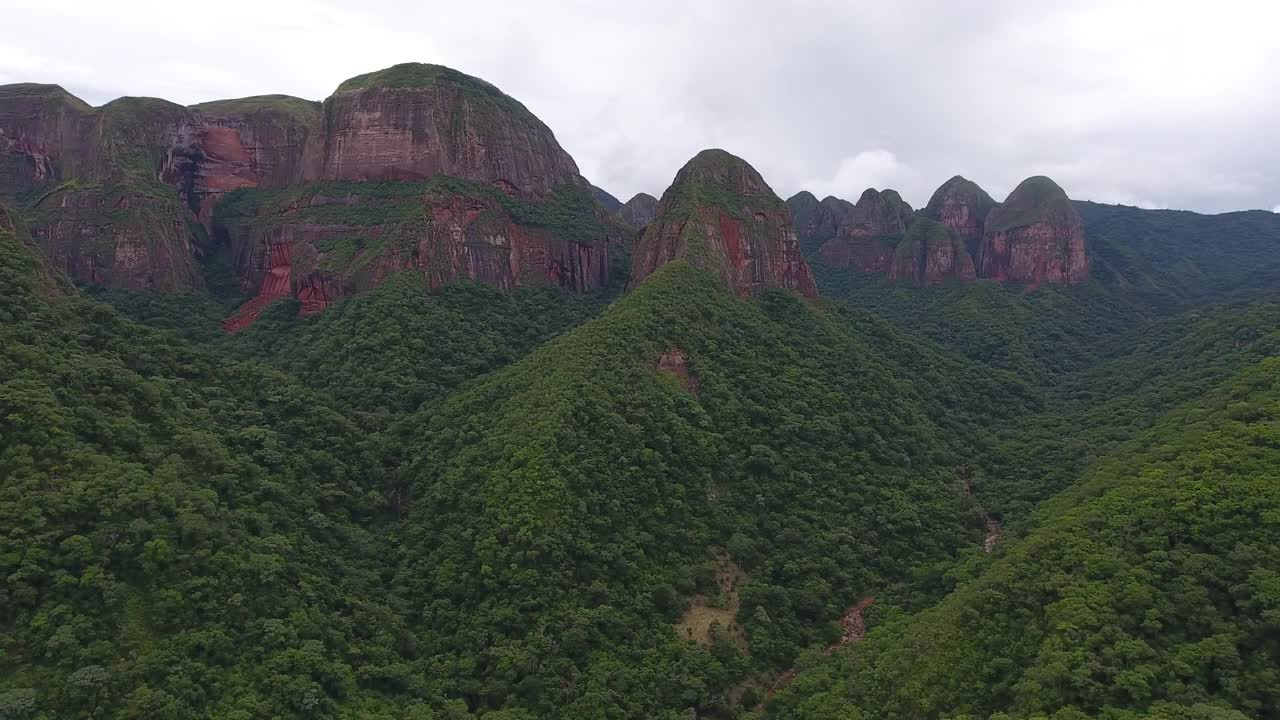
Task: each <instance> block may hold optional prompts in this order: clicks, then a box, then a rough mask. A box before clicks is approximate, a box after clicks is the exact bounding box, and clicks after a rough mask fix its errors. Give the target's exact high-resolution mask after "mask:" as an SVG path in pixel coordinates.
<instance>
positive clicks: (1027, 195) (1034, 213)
mask: <svg viewBox="0 0 1280 720" xmlns="http://www.w3.org/2000/svg"><path fill="white" fill-rule="evenodd" d="M979 254H980V257H981V261H980V262H981V264H980V268H979V274H980V275H981V277H985V278H992V279H994V280H1010V281H1014V282H1021V283H1028V284H1030V285H1033V286H1034V285H1039V284H1040V283H1046V282H1048V283H1063V284H1074V283H1078V282H1083V281H1084V280H1085V279H1086V278H1087V277H1088V275H1089V261H1088V258H1087V257H1086V255H1085V239H1084V223H1083V221H1082V220H1081V219H1080V214H1079V213H1078V212H1077V211H1076V209H1075V207H1074V206H1072V204H1071V201H1070V200H1069V199H1068V198H1067V194H1066V193H1065V192H1063V190H1062V188H1060V187H1058V185H1057V183H1055V182H1053V181H1052V180H1050V179H1049V178H1047V177H1032V178H1027V179H1026V180H1024V181H1022V183H1021V184H1020V185H1018V187H1017V188H1015V189H1014V191H1013V192H1012V193H1010V194H1009V197H1008V198H1007V199H1006V200H1005V201H1004V203H1002V204H1001V205H999V206H997V207H995V208H994V209H992V210H991V212H990V214H989V215H987V219H986V224H985V229H984V233H983V238H982V249H981V251H980V253H979Z"/></svg>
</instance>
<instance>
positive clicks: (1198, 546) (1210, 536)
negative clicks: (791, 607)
mask: <svg viewBox="0 0 1280 720" xmlns="http://www.w3.org/2000/svg"><path fill="white" fill-rule="evenodd" d="M1278 379H1280V360H1278V359H1277V358H1275V357H1272V358H1270V359H1268V360H1265V361H1263V362H1261V363H1259V364H1257V365H1255V366H1254V367H1252V368H1250V369H1248V370H1247V371H1245V372H1244V373H1242V374H1241V375H1239V376H1238V377H1237V378H1236V379H1234V380H1233V381H1231V382H1229V383H1227V384H1226V385H1224V386H1223V387H1222V388H1220V389H1218V390H1216V391H1214V392H1213V393H1211V394H1210V396H1209V397H1208V398H1207V399H1205V400H1204V401H1202V402H1200V403H1198V404H1196V405H1195V406H1192V407H1189V408H1185V409H1181V410H1178V411H1175V412H1173V413H1170V414H1169V415H1168V416H1167V417H1166V418H1165V419H1164V420H1163V421H1162V422H1161V423H1160V424H1159V426H1158V427H1157V428H1155V429H1154V430H1153V431H1151V432H1149V433H1147V434H1145V435H1144V436H1143V437H1141V438H1140V439H1138V440H1137V441H1135V442H1133V443H1131V444H1130V445H1128V446H1126V447H1125V448H1123V449H1122V450H1121V451H1119V452H1116V453H1114V454H1113V455H1112V456H1111V457H1110V458H1109V459H1108V460H1106V461H1105V462H1103V463H1100V464H1099V465H1098V466H1097V467H1096V468H1095V469H1094V470H1093V471H1092V472H1091V473H1089V475H1088V476H1087V477H1086V478H1085V479H1084V480H1083V481H1082V482H1081V483H1079V484H1078V485H1077V486H1076V487H1074V488H1072V489H1071V490H1069V491H1068V492H1066V493H1064V494H1063V495H1062V496H1060V497H1058V498H1056V499H1055V500H1054V501H1052V502H1051V503H1049V504H1047V505H1046V506H1045V507H1043V508H1042V509H1041V511H1040V512H1039V513H1038V515H1037V517H1038V524H1039V527H1037V528H1035V529H1033V530H1032V531H1031V532H1030V533H1029V534H1028V535H1027V536H1026V537H1025V538H1024V539H1020V540H1018V541H1016V542H1015V543H1013V544H1012V545H1010V546H1009V547H1008V548H1007V551H1006V552H1004V553H1003V554H1002V556H1001V557H1000V558H999V559H997V560H996V561H995V562H994V563H992V564H991V565H990V566H989V567H986V568H981V572H980V574H979V575H978V576H977V577H976V578H974V579H973V580H971V581H969V582H967V583H965V584H964V585H962V586H961V587H960V589H958V590H957V591H956V592H955V593H954V594H952V595H951V596H950V597H948V598H947V599H946V600H945V601H944V602H943V603H941V604H939V605H938V606H937V607H935V608H933V609H930V610H928V611H926V612H923V613H921V614H919V615H917V616H913V617H907V618H902V619H901V620H899V621H895V622H891V623H889V624H887V625H885V626H884V627H882V628H880V629H877V630H873V631H872V632H871V633H870V635H869V636H868V638H867V640H866V642H865V643H864V644H862V645H861V646H859V647H857V648H856V649H855V650H853V651H852V652H849V653H847V654H844V655H843V656H840V657H837V658H836V659H834V660H832V661H830V662H828V663H824V664H822V665H820V667H818V668H817V669H816V670H815V671H814V672H812V673H809V674H807V675H802V676H801V678H800V679H799V680H798V681H797V682H796V683H794V684H793V685H792V686H790V687H789V688H788V689H787V690H785V691H784V692H783V693H782V694H781V695H780V696H779V698H778V699H777V701H776V702H775V704H773V705H772V707H771V711H770V712H769V713H768V714H769V716H770V717H779V718H815V719H816V718H829V717H846V716H848V717H868V716H874V717H915V718H938V717H956V716H966V717H985V716H988V715H992V714H993V713H1005V714H1003V715H1000V716H1001V717H1014V718H1022V717H1045V716H1052V717H1076V718H1080V717H1138V716H1139V715H1150V716H1151V717H1160V718H1164V717H1188V718H1190V717H1197V718H1200V717H1203V718H1208V717H1223V718H1243V717H1272V716H1274V715H1275V714H1276V713H1277V712H1278V711H1280V693H1277V690H1276V688H1277V687H1280V685H1278V684H1277V681H1278V680H1280V677H1278V676H1277V670H1276V658H1277V657H1278V656H1280V647H1278V646H1277V644H1276V639H1275V637H1276V633H1275V630H1276V613H1277V608H1280V593H1278V592H1277V588H1278V587H1280V585H1278V582H1280V576H1277V574H1276V571H1275V568H1276V567H1278V566H1280V533H1278V532H1277V528H1278V527H1280V525H1277V523H1276V522H1275V518H1276V517H1278V516H1280V482H1277V481H1278V480H1280V475H1277V470H1276V469H1277V468H1278V467H1280V435H1278V434H1277V428H1280V380H1278Z"/></svg>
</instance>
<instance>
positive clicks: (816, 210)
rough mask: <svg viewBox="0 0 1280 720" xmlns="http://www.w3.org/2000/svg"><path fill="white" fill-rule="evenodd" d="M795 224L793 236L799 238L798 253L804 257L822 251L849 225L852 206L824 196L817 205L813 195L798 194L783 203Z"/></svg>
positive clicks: (807, 193) (845, 201) (844, 201)
mask: <svg viewBox="0 0 1280 720" xmlns="http://www.w3.org/2000/svg"><path fill="white" fill-rule="evenodd" d="M787 207H789V208H791V215H792V218H793V219H794V221H795V228H796V236H797V237H799V238H800V250H801V252H803V253H804V255H805V257H809V256H810V255H812V254H813V253H815V252H817V251H818V250H819V249H821V248H822V246H823V245H825V244H827V242H828V241H830V240H831V239H832V238H834V237H835V236H836V235H837V234H838V233H839V232H840V228H842V227H847V226H848V225H850V217H851V216H852V214H853V203H851V202H849V201H847V200H841V199H840V198H838V197H834V196H831V195H828V196H827V197H825V198H823V199H822V201H821V202H819V200H818V198H816V197H814V195H813V193H810V192H807V191H801V192H799V193H796V194H795V195H792V196H791V197H790V198H789V199H788V200H787Z"/></svg>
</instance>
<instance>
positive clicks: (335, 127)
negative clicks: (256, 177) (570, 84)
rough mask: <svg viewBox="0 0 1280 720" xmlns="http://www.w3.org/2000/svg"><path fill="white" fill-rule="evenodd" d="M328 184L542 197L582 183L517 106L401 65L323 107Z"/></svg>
mask: <svg viewBox="0 0 1280 720" xmlns="http://www.w3.org/2000/svg"><path fill="white" fill-rule="evenodd" d="M324 113H325V152H324V167H323V170H322V177H323V178H324V179H327V180H413V179H422V178H428V177H431V176H433V175H451V176H454V177H460V178H465V179H468V180H478V181H481V182H493V183H498V184H500V185H503V186H507V187H510V188H512V189H513V190H514V191H515V192H517V193H519V194H522V195H528V196H540V195H545V194H547V193H548V192H550V190H551V188H553V187H555V186H557V185H561V184H564V183H582V184H585V182H586V181H585V180H582V178H581V176H579V175H578V167H577V165H576V164H575V163H574V162H573V158H571V157H569V154H568V153H566V152H565V151H564V149H563V148H561V147H560V144H559V143H558V142H556V139H555V136H554V135H553V134H552V132H551V130H550V128H548V127H547V126H546V125H544V124H543V123H542V121H541V120H539V119H538V118H536V117H534V115H533V113H531V112H529V111H528V109H526V108H525V106H524V105H522V104H520V103H519V102H517V101H516V100H514V99H513V98H511V97H509V96H507V95H505V94H503V93H502V91H500V90H498V89H497V88H496V87H494V86H492V85H490V84H489V83H487V82H485V81H483V80H480V79H479V78H474V77H471V76H470V75H464V74H463V73H460V72H458V71H456V70H451V69H449V68H446V67H441V66H439V65H422V64H418V63H407V64H404V65H396V66H394V67H391V68H388V69H386V70H381V71H379V72H375V73H369V74H368V75H360V76H358V77H354V78H352V79H350V80H348V81H346V82H344V83H342V84H341V85H339V86H338V89H337V91H335V92H334V94H333V95H332V96H330V97H329V99H328V100H325V102H324Z"/></svg>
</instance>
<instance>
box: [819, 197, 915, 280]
mask: <svg viewBox="0 0 1280 720" xmlns="http://www.w3.org/2000/svg"><path fill="white" fill-rule="evenodd" d="M833 200H834V198H833ZM839 203H840V201H836V202H833V203H827V202H826V201H824V205H825V206H826V207H828V208H830V210H829V212H830V215H831V217H832V220H830V221H829V222H834V223H837V227H836V231H835V235H834V237H832V238H831V239H830V240H828V241H827V242H826V243H824V244H823V245H822V247H821V248H820V249H819V251H818V252H819V253H820V254H821V255H822V258H823V260H825V261H826V262H827V263H828V264H829V265H831V266H833V267H838V268H850V267H851V268H854V269H856V270H859V271H861V272H865V273H884V274H890V273H891V272H892V269H893V265H894V259H895V257H896V253H897V249H898V244H899V243H900V242H901V241H902V238H903V236H904V235H905V234H906V232H907V227H908V225H910V224H911V221H912V210H911V206H910V205H908V204H907V203H906V202H905V201H904V200H903V199H902V197H901V196H899V195H898V193H897V192H895V191H893V190H885V191H883V192H881V191H878V190H875V189H867V190H866V191H865V192H863V193H862V197H860V198H858V202H857V204H856V205H853V206H851V207H847V206H848V203H844V205H840V204H839Z"/></svg>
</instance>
